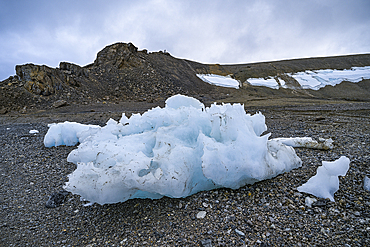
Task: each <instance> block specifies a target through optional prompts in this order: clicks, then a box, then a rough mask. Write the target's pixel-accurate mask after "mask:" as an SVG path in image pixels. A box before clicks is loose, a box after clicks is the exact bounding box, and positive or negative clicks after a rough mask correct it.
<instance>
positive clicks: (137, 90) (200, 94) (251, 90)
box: [0, 43, 370, 113]
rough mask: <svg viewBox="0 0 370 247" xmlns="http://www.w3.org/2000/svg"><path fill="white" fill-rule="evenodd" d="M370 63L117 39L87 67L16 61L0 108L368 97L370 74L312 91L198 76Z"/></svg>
mask: <svg viewBox="0 0 370 247" xmlns="http://www.w3.org/2000/svg"><path fill="white" fill-rule="evenodd" d="M369 65H370V54H363V55H351V56H338V57H324V58H307V59H295V60H284V61H276V62H265V63H252V64H237V65H218V64H201V63H197V62H193V61H189V60H185V59H177V58H174V57H172V56H171V55H170V54H169V53H166V52H162V51H160V52H153V53H148V52H147V51H146V50H142V51H138V49H137V47H135V46H134V45H133V44H131V43H128V44H126V43H116V44H113V45H109V46H107V47H105V48H104V49H103V50H101V51H100V52H99V53H98V54H97V57H96V59H95V61H94V62H93V63H92V64H89V65H87V66H84V67H81V66H78V65H76V64H72V63H67V62H61V63H60V65H59V68H50V67H47V66H45V65H34V64H25V65H17V66H16V75H15V76H11V77H9V78H8V79H6V80H4V81H2V82H0V102H1V103H0V113H5V112H9V111H19V110H21V111H22V110H23V111H25V110H27V109H30V108H31V109H32V108H34V109H48V108H50V107H51V106H52V105H53V103H55V102H56V101H58V100H59V102H62V103H61V104H59V105H63V104H64V102H67V103H68V104H70V105H74V106H81V105H92V104H101V103H109V102H110V103H119V102H141V101H144V102H148V103H153V102H154V104H163V101H164V100H165V99H166V98H167V97H169V96H171V95H174V94H178V93H181V94H185V95H189V96H193V97H196V98H198V99H200V100H202V101H203V102H205V103H210V102H214V101H218V100H222V101H224V102H241V103H246V104H249V103H251V102H261V101H271V100H272V99H273V100H282V101H286V99H288V98H289V99H294V100H295V101H297V102H298V101H302V100H303V101H304V100H307V99H309V100H328V99H331V100H352V101H353V100H355V101H369V99H370V91H369V83H370V82H369V80H364V81H362V82H360V83H357V84H354V83H341V84H340V85H337V86H336V87H331V86H326V87H325V88H322V89H320V90H318V91H314V90H304V89H300V88H294V89H279V90H275V89H270V88H266V87H254V86H250V85H245V84H244V86H243V87H242V88H241V89H231V88H223V87H217V86H213V85H210V84H207V83H205V82H203V81H202V80H200V79H199V78H198V77H197V76H196V74H197V73H199V74H218V75H231V76H232V77H234V78H235V79H237V80H239V81H242V82H243V81H245V80H246V79H248V78H261V77H267V76H279V75H282V74H284V73H292V72H298V71H305V70H315V69H329V68H330V69H349V68H351V67H355V66H357V67H361V66H369ZM61 100H63V101H61ZM288 101H289V100H288ZM54 106H58V105H54Z"/></svg>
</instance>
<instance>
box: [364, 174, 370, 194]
mask: <svg viewBox="0 0 370 247" xmlns="http://www.w3.org/2000/svg"><path fill="white" fill-rule="evenodd" d="M364 189H365V190H367V191H370V178H369V177H368V176H365V178H364Z"/></svg>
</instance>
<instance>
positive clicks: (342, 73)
mask: <svg viewBox="0 0 370 247" xmlns="http://www.w3.org/2000/svg"><path fill="white" fill-rule="evenodd" d="M286 75H287V76H289V77H291V78H293V79H294V80H295V81H296V82H297V83H298V84H299V85H300V86H301V87H302V88H303V89H312V90H319V89H320V88H322V87H325V86H327V85H331V86H335V85H337V84H340V83H341V82H343V81H349V82H353V83H357V82H360V81H362V80H364V79H370V66H366V67H353V68H351V69H349V70H332V69H325V70H313V71H310V70H307V71H304V72H298V73H293V74H292V73H287V74H286ZM197 76H198V77H199V78H200V79H202V80H203V81H205V82H207V83H210V84H213V85H217V86H223V87H233V88H237V89H238V88H239V85H240V82H239V81H237V80H235V79H232V78H231V77H230V76H219V75H212V74H210V75H203V74H198V75H197ZM244 83H247V84H250V85H253V86H265V87H269V88H273V89H279V88H289V87H290V86H289V85H287V84H286V82H285V81H284V80H283V79H282V78H280V77H276V78H275V77H274V78H273V77H269V78H249V79H248V80H247V81H246V82H244Z"/></svg>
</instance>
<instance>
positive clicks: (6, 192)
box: [0, 103, 370, 246]
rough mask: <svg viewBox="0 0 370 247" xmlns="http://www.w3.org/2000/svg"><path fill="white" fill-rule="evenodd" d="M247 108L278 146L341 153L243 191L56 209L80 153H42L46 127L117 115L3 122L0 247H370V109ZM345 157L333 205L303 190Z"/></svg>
mask: <svg viewBox="0 0 370 247" xmlns="http://www.w3.org/2000/svg"><path fill="white" fill-rule="evenodd" d="M247 110H248V112H255V110H261V112H262V113H263V114H264V115H265V116H266V123H267V126H268V129H269V130H268V131H271V132H272V137H273V138H274V137H303V136H310V137H313V138H315V139H318V138H319V137H322V138H332V139H333V140H334V144H335V147H334V149H332V150H328V151H322V150H313V149H304V148H296V152H297V154H298V156H299V157H300V158H301V159H302V161H303V165H302V167H301V168H299V169H295V170H293V171H291V172H289V173H285V174H281V175H279V176H277V177H275V178H273V179H270V180H266V181H262V182H259V183H256V184H253V185H248V186H245V187H242V188H240V189H238V190H230V189H217V190H212V191H206V192H200V193H197V194H195V195H193V196H189V197H187V198H179V199H174V198H162V199H160V200H149V199H135V200H129V201H127V202H124V203H117V204H111V205H97V204H94V205H92V206H84V204H86V202H83V201H81V200H80V198H79V196H76V195H72V194H70V193H68V195H67V196H66V197H65V198H62V199H63V200H59V201H58V203H59V202H61V205H59V204H58V203H56V204H55V206H56V207H54V208H53V207H51V208H50V207H46V206H45V205H46V203H47V202H48V200H49V199H50V198H51V196H52V195H58V193H59V194H63V191H62V190H63V188H62V187H63V184H64V183H65V182H66V181H67V180H68V177H67V175H68V174H70V173H71V172H72V171H73V170H74V169H75V168H76V167H75V165H74V164H72V163H68V162H67V161H66V157H67V155H68V154H69V152H71V151H72V150H73V149H75V147H57V148H45V147H44V145H43V137H44V135H45V134H46V132H47V130H48V127H47V124H48V123H51V122H59V121H65V120H69V121H72V120H75V121H79V122H84V123H91V124H97V123H99V124H103V123H104V122H105V121H106V120H107V119H108V117H109V116H113V117H114V118H116V119H118V118H119V116H120V113H118V112H117V113H110V114H108V113H99V112H91V113H84V114H82V113H81V114H75V115H68V114H64V115H63V114H59V115H58V114H56V115H50V114H49V115H46V114H44V115H42V114H41V115H32V116H31V115H12V116H10V115H3V116H0V207H1V210H0V231H1V236H0V246H323V245H328V246H370V200H369V199H370V192H369V191H366V190H364V188H363V183H364V178H365V176H366V175H367V176H369V174H370V165H369V163H370V150H369V144H370V136H369V134H370V131H369V128H370V126H369V116H370V103H353V104H337V105H311V106H294V107H268V108H264V109H247ZM32 129H36V130H38V131H39V133H36V134H30V133H29V131H30V130H32ZM342 155H345V156H347V157H348V158H350V160H351V164H350V169H349V170H348V172H347V175H346V176H345V177H340V188H339V190H338V191H337V192H336V193H335V202H331V201H329V200H325V199H320V198H315V197H314V196H312V195H309V194H305V193H299V192H298V191H297V190H296V188H297V187H298V186H300V185H302V184H303V183H305V182H306V181H307V180H308V179H309V178H310V177H311V176H313V175H315V173H316V169H317V167H318V166H320V165H321V162H322V161H323V160H326V161H333V160H335V159H338V158H339V157H340V156H342ZM53 193H54V194H53ZM308 196H309V197H311V198H315V199H316V200H317V202H315V203H312V206H311V207H307V206H306V204H305V200H306V197H308ZM200 212H202V213H201V216H203V217H199V213H200Z"/></svg>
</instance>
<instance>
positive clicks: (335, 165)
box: [297, 156, 350, 202]
mask: <svg viewBox="0 0 370 247" xmlns="http://www.w3.org/2000/svg"><path fill="white" fill-rule="evenodd" d="M349 163H350V160H349V159H348V158H347V157H345V156H342V157H340V158H339V159H337V160H335V161H333V162H328V161H323V162H322V166H320V167H318V168H317V171H316V175H315V176H313V177H311V178H310V179H309V180H308V181H307V183H305V184H303V185H301V186H299V187H298V188H297V189H298V191H299V192H306V193H309V194H312V195H314V196H317V197H320V198H329V199H330V200H331V201H333V202H334V201H335V200H334V193H335V192H336V191H337V190H338V189H339V178H338V176H345V175H346V173H347V171H348V169H349Z"/></svg>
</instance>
